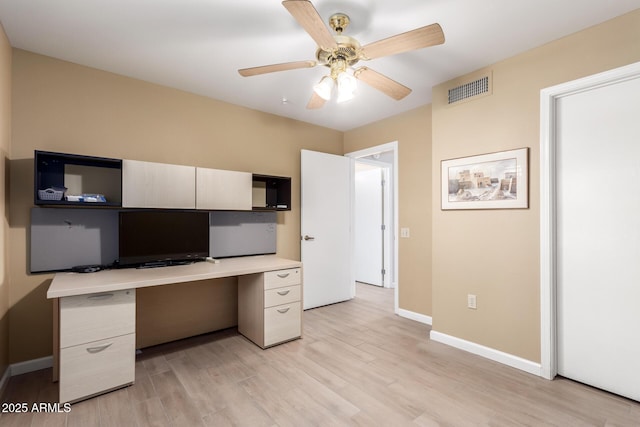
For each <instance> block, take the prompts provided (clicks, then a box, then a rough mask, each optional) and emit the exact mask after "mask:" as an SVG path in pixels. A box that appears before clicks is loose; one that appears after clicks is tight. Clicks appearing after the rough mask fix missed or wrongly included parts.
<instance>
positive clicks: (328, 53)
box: [316, 35, 360, 66]
mask: <svg viewBox="0 0 640 427" xmlns="http://www.w3.org/2000/svg"><path fill="white" fill-rule="evenodd" d="M333 38H334V39H335V40H336V43H337V44H338V47H337V48H332V49H323V48H318V50H317V51H316V58H317V59H318V62H319V63H321V64H323V65H326V66H331V63H332V62H333V61H335V60H336V59H343V60H345V61H346V63H347V65H349V66H352V65H354V64H356V63H357V62H358V61H359V60H360V43H358V40H356V39H354V38H353V37H349V36H343V35H335V36H333Z"/></svg>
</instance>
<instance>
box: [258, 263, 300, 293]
mask: <svg viewBox="0 0 640 427" xmlns="http://www.w3.org/2000/svg"><path fill="white" fill-rule="evenodd" d="M301 283H302V272H301V271H300V269H299V268H290V269H288V270H277V271H267V272H266V273H264V288H265V289H274V288H280V287H282V286H291V285H299V284H301Z"/></svg>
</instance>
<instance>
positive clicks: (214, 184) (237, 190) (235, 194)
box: [196, 168, 253, 211]
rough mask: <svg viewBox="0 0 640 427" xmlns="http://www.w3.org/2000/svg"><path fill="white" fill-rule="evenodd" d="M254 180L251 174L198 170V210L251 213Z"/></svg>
mask: <svg viewBox="0 0 640 427" xmlns="http://www.w3.org/2000/svg"><path fill="white" fill-rule="evenodd" d="M252 180H253V176H252V175H251V174H250V173H249V172H237V171H227V170H220V169H207V168H196V208H198V209H219V210H242V211H250V210H251V205H252Z"/></svg>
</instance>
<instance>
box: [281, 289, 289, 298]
mask: <svg viewBox="0 0 640 427" xmlns="http://www.w3.org/2000/svg"><path fill="white" fill-rule="evenodd" d="M289 292H291V289H287V290H286V291H278V295H280V296H281V297H283V296H285V295H287V294H288V293H289Z"/></svg>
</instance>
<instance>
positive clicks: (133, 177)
mask: <svg viewBox="0 0 640 427" xmlns="http://www.w3.org/2000/svg"><path fill="white" fill-rule="evenodd" d="M122 207H125V208H167V209H194V208H195V207H196V168H195V167H194V166H183V165H170V164H165V163H152V162H142V161H138V160H123V161H122Z"/></svg>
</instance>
